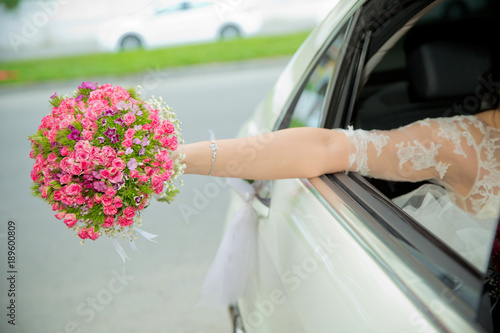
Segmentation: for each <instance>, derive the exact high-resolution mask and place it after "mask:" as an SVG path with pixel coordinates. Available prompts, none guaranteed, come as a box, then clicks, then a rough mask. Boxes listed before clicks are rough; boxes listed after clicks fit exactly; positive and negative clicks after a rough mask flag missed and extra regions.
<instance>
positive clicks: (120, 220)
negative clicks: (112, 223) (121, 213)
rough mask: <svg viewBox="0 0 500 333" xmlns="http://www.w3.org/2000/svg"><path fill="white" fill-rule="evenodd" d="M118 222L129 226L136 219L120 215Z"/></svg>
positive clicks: (123, 225)
mask: <svg viewBox="0 0 500 333" xmlns="http://www.w3.org/2000/svg"><path fill="white" fill-rule="evenodd" d="M118 223H120V225H121V226H122V227H128V226H129V225H132V224H133V223H134V220H132V219H128V218H125V217H120V218H119V219H118Z"/></svg>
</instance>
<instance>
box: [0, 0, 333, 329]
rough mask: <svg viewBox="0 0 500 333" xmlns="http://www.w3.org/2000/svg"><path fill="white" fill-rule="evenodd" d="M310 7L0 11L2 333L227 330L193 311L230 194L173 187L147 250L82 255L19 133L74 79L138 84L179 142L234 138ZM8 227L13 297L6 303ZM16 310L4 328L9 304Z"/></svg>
mask: <svg viewBox="0 0 500 333" xmlns="http://www.w3.org/2000/svg"><path fill="white" fill-rule="evenodd" d="M336 2H337V0H334V1H313V0H302V1H298V0H295V1H292V0H286V1H285V0H275V1H261V0H217V1H212V2H210V1H182V2H180V1H151V2H149V1H131V0H120V1H119V0H106V1H102V0H101V1H97V0H48V1H44V0H37V1H29V0H21V1H17V0H2V1H0V115H1V121H0V139H1V140H2V143H3V144H2V148H1V153H2V154H1V160H2V163H0V189H1V191H0V254H2V255H1V256H0V308H1V309H3V310H2V312H1V316H0V318H1V319H0V332H2V333H4V332H29V333H32V332H35V333H36V332H43V333H47V332H49V333H51V332H54V333H59V332H93V333H94V332H97V333H98V332H106V333H109V332H125V333H127V332H208V333H211V332H213V333H215V332H218V333H220V332H222V333H223V332H231V323H230V321H229V316H228V314H227V310H226V309H225V308H220V307H219V308H217V307H214V308H206V307H200V306H198V302H199V301H200V290H201V286H202V283H203V279H204V276H205V274H206V272H207V270H208V268H209V266H210V263H211V261H212V260H213V258H214V255H215V253H216V251H217V247H218V244H219V242H220V240H221V238H222V234H223V227H224V222H225V219H226V204H227V201H228V198H229V189H228V188H227V187H226V186H225V185H224V183H222V182H220V181H218V180H216V179H214V178H208V177H202V176H185V177H184V186H183V187H182V189H181V193H180V194H179V195H178V197H177V198H176V200H175V202H174V203H173V204H171V205H167V204H162V203H158V202H155V201H153V202H152V204H151V206H150V207H148V209H146V212H145V214H144V215H143V223H144V226H143V229H144V230H146V231H148V232H150V233H153V234H156V235H158V237H157V238H156V239H157V241H158V243H153V242H148V241H147V240H145V239H139V240H138V241H137V247H138V248H139V251H137V252H134V251H132V250H131V248H130V247H129V246H128V245H127V244H126V242H125V244H124V243H122V245H124V248H125V250H126V251H127V253H128V255H129V257H130V260H128V261H127V262H126V263H122V261H121V259H120V257H119V256H118V254H117V253H116V252H115V250H114V248H113V246H112V244H111V243H110V241H109V240H107V239H105V238H102V239H99V240H97V241H96V242H86V243H85V245H83V246H82V245H81V244H80V242H79V239H78V238H77V237H76V236H75V235H73V234H72V232H71V231H69V230H67V228H66V227H65V225H64V224H63V223H61V222H60V221H59V220H56V219H55V217H54V212H53V211H52V210H51V208H50V207H49V206H48V205H47V204H46V203H45V202H42V201H41V200H39V199H36V198H33V197H32V196H31V193H30V185H31V178H30V171H31V168H32V165H33V161H32V160H31V159H30V158H29V150H30V145H29V141H28V140H27V138H28V136H29V135H31V134H33V133H34V132H35V131H36V129H37V128H38V126H39V125H40V121H41V119H42V117H43V116H45V115H46V114H48V113H49V112H50V107H49V103H48V100H49V97H50V96H51V95H53V94H54V92H57V93H58V95H69V94H72V93H73V91H74V90H75V89H76V87H77V86H78V85H79V84H80V83H81V82H82V81H92V82H98V83H99V84H104V83H112V84H118V85H121V86H124V87H134V86H136V85H141V86H142V93H143V97H149V96H151V95H154V96H162V97H163V98H164V100H165V101H166V102H167V104H169V105H170V106H171V107H172V108H173V109H174V110H175V111H176V113H177V114H178V117H179V118H180V120H181V121H182V122H183V125H182V129H183V130H182V133H183V137H184V139H185V141H186V142H194V141H199V140H206V139H207V138H208V129H213V130H214V132H215V134H216V137H217V138H220V139H221V138H228V137H234V136H235V135H237V132H238V129H239V127H240V126H241V125H242V124H243V122H244V121H245V120H246V119H247V118H248V117H250V115H251V114H252V113H253V111H254V110H255V108H256V106H257V105H258V103H259V102H260V101H262V100H263V99H264V97H265V96H266V94H267V92H268V91H269V90H270V89H271V88H272V86H273V84H274V82H275V81H276V80H277V78H278V76H279V75H280V73H281V71H282V70H283V68H284V66H286V64H287V62H288V60H289V58H290V57H291V56H292V55H293V53H294V52H295V51H296V50H297V48H298V47H299V46H300V44H301V43H302V42H303V40H304V39H305V38H306V37H307V35H308V34H309V32H310V31H311V29H313V28H314V27H315V26H316V25H317V24H319V22H320V21H321V19H322V18H323V17H324V16H326V15H327V13H328V12H329V11H330V9H331V8H333V7H334V6H335V4H336ZM8 221H14V223H15V237H16V259H15V263H14V270H15V272H16V273H15V281H14V284H13V286H14V291H15V297H14V298H12V297H11V296H8V294H7V291H8V290H9V289H11V288H12V284H11V283H10V282H9V281H8V280H7V278H8V277H9V276H10V274H11V273H8V272H9V271H11V270H12V268H10V267H8V262H7V256H6V253H7V238H6V237H7V231H8ZM11 299H14V300H15V304H16V310H15V325H12V324H9V322H8V320H9V319H10V318H9V317H8V316H6V314H7V306H8V304H9V302H10V300H11Z"/></svg>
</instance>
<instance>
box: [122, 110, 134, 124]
mask: <svg viewBox="0 0 500 333" xmlns="http://www.w3.org/2000/svg"><path fill="white" fill-rule="evenodd" d="M122 118H123V121H124V122H125V124H127V125H128V126H130V125H132V124H133V123H134V122H135V116H134V114H133V113H130V112H129V113H127V114H125V115H123V117H122Z"/></svg>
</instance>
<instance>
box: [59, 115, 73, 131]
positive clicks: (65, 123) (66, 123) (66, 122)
mask: <svg viewBox="0 0 500 333" xmlns="http://www.w3.org/2000/svg"><path fill="white" fill-rule="evenodd" d="M69 125H71V121H70V120H69V119H68V118H63V119H61V122H60V123H59V129H65V128H67V127H68V126H69Z"/></svg>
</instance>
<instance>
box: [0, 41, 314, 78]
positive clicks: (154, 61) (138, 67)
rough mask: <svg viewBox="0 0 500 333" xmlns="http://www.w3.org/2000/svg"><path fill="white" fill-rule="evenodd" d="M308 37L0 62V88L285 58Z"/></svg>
mask: <svg viewBox="0 0 500 333" xmlns="http://www.w3.org/2000/svg"><path fill="white" fill-rule="evenodd" d="M307 35H308V33H299V34H293V35H286V36H269V37H254V38H247V39H236V40H231V41H220V42H215V43H210V44H200V45H189V46H178V47H170V48H164V49H156V50H137V51H131V52H119V53H100V54H91V55H82V56H71V57H63V58H51V59H38V60H27V61H9V62H1V63H0V71H3V72H4V73H9V75H8V78H7V79H4V80H0V85H1V84H20V83H32V82H42V81H51V80H64V79H74V78H82V79H92V78H95V77H96V76H107V75H117V76H120V75H128V74H134V73H140V72H144V71H146V70H148V69H154V70H156V69H161V68H171V67H179V66H188V65H195V64H206V63H216V62H230V61H240V60H246V59H257V58H267V57H278V56H285V55H291V54H293V53H294V52H295V51H296V50H297V49H298V47H299V46H300V44H301V43H302V42H303V41H304V39H305V38H306V37H307Z"/></svg>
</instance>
